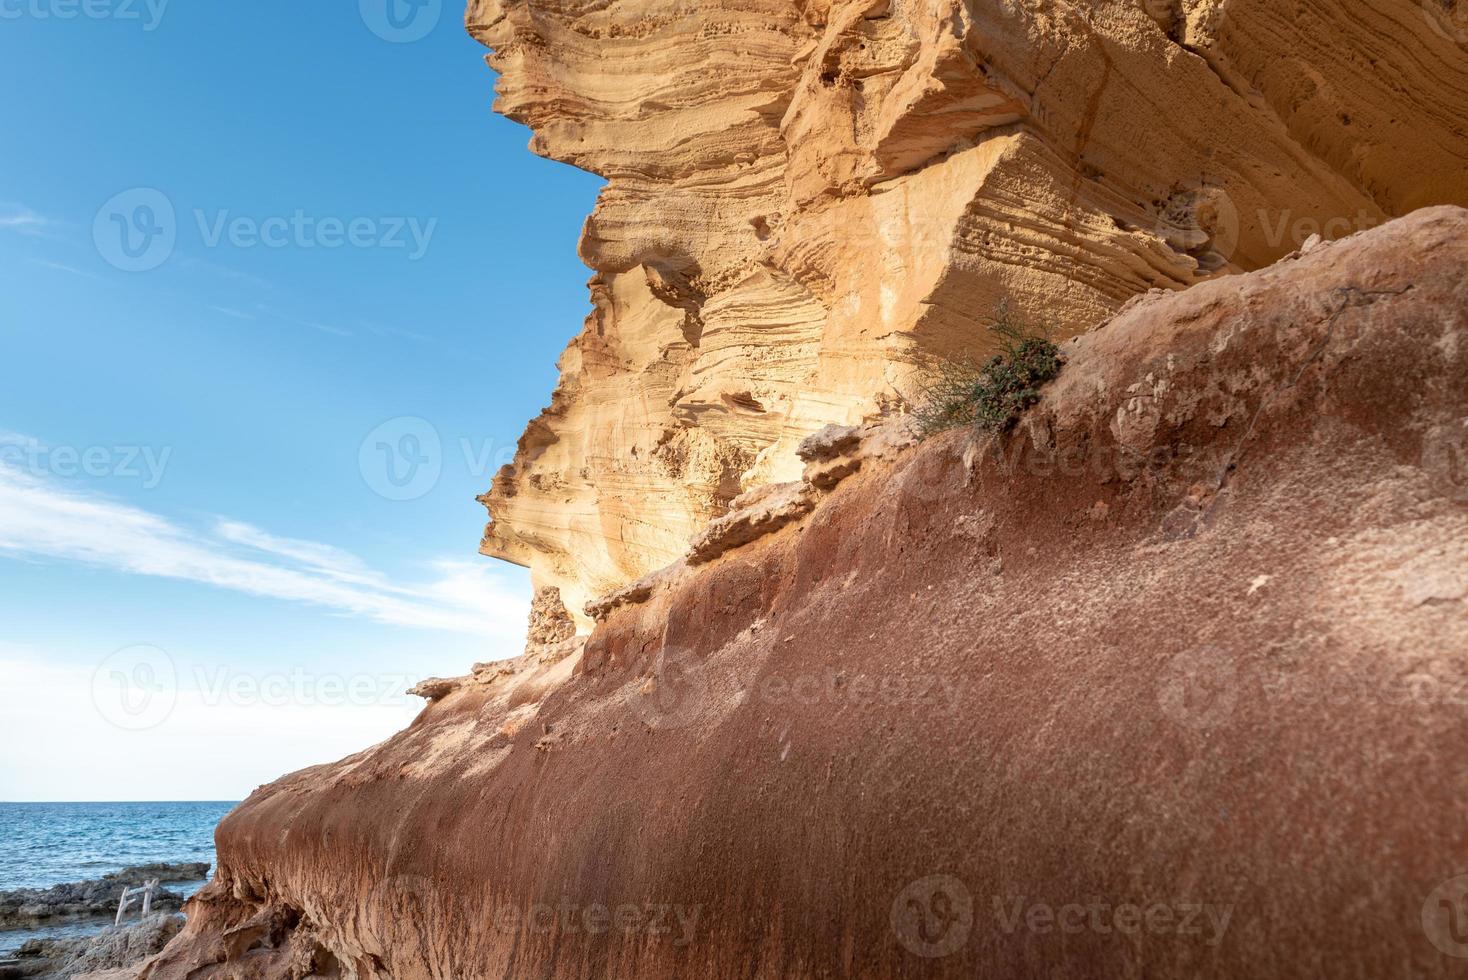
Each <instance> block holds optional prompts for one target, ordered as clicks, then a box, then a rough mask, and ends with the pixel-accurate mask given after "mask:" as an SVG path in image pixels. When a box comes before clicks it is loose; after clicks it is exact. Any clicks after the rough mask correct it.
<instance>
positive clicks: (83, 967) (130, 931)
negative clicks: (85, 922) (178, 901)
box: [0, 913, 184, 980]
mask: <svg viewBox="0 0 1468 980" xmlns="http://www.w3.org/2000/svg"><path fill="white" fill-rule="evenodd" d="M183 922H184V920H183V917H182V916H178V915H169V914H166V913H163V914H155V915H150V916H148V917H147V918H146V919H142V920H140V921H137V922H129V923H125V924H123V925H120V926H108V927H107V928H105V929H103V930H102V931H101V932H100V933H98V934H97V935H95V936H88V937H86V938H80V939H43V940H34V941H32V942H29V943H27V944H25V945H24V946H22V947H21V948H20V951H19V954H18V964H19V965H18V966H16V967H14V968H12V969H13V971H14V976H15V977H16V978H21V977H27V978H29V977H34V978H37V980H132V978H133V977H135V976H136V975H137V971H136V970H133V969H130V968H131V967H133V966H134V965H136V964H138V963H141V962H142V961H144V960H147V959H149V958H150V957H152V956H154V955H156V954H157V953H159V952H161V951H162V950H163V948H164V947H165V946H167V945H168V944H169V942H170V941H172V939H173V937H174V936H177V935H178V933H179V930H180V929H182V928H183ZM0 980H10V977H8V976H7V975H6V973H5V972H4V969H3V968H0Z"/></svg>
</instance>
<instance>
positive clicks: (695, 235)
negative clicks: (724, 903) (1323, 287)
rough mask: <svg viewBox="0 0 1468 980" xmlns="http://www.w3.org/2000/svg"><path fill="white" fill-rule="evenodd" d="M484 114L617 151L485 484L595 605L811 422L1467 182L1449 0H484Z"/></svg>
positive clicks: (497, 520) (508, 524) (572, 143)
mask: <svg viewBox="0 0 1468 980" xmlns="http://www.w3.org/2000/svg"><path fill="white" fill-rule="evenodd" d="M468 21H469V26H470V29H471V31H472V32H473V33H474V34H475V36H476V37H478V38H479V39H480V40H481V41H483V42H484V43H485V44H486V45H488V46H489V47H490V48H491V49H492V50H493V54H492V55H491V57H490V63H491V64H492V65H493V66H494V67H495V68H496V69H498V70H499V71H500V72H501V73H502V78H501V80H500V83H499V94H500V99H499V102H498V108H499V110H500V111H502V112H504V113H505V114H507V115H508V116H510V117H511V118H513V119H516V120H519V121H522V122H524V123H526V124H528V125H530V126H531V127H533V128H534V130H535V137H534V141H533V143H532V146H533V148H534V149H535V150H536V151H537V152H539V153H542V154H544V155H547V156H551V157H554V158H556V159H559V160H563V161H567V162H569V163H572V164H574V165H576V166H578V167H582V168H584V169H587V170H590V171H593V172H595V173H598V174H600V175H602V176H604V177H605V178H606V179H607V182H608V183H607V186H606V188H605V190H604V191H603V193H602V195H601V198H600V201H599V202H598V205H597V208H596V211H595V213H594V214H593V215H592V216H591V218H590V220H589V221H588V222H587V225H586V229H585V233H584V236H583V241H582V248H581V254H582V256H583V258H584V259H585V261H586V262H587V264H588V265H590V266H591V267H592V269H593V270H594V272H595V275H594V277H593V278H592V280H591V298H592V303H593V306H594V312H593V313H592V314H591V316H590V317H589V318H588V319H587V321H586V324H585V327H584V328H583V330H582V331H581V333H580V335H579V336H578V337H576V339H575V340H573V341H572V343H571V344H570V346H569V347H568V348H567V350H566V352H565V354H564V356H563V358H562V360H561V381H560V385H559V387H558V388H557V390H556V392H555V395H554V396H553V399H552V402H551V405H550V407H549V408H548V409H547V410H546V411H545V412H544V414H542V415H541V416H540V417H539V418H538V419H536V420H535V421H534V422H532V423H531V424H530V427H529V429H528V430H527V432H526V434H525V436H524V438H523V440H522V441H521V444H520V450H519V453H518V455H517V457H516V459H515V462H514V463H513V465H511V466H509V467H507V468H506V469H505V470H504V471H503V472H501V473H500V474H499V476H498V477H497V478H496V480H495V481H494V487H493V489H492V491H491V492H490V493H489V494H488V495H487V496H486V497H485V498H484V500H485V502H486V504H487V505H488V507H489V509H490V511H491V513H492V516H493V521H492V523H491V524H490V526H489V528H488V530H487V533H486V535H485V538H484V542H483V550H484V552H485V553H486V554H490V555H493V556H496V557H500V558H505V559H507V560H510V561H514V562H518V563H521V564H525V565H529V566H530V567H531V568H533V569H534V572H535V577H536V580H537V583H538V584H539V585H541V586H553V587H558V588H559V589H560V590H561V592H562V594H563V596H564V598H565V601H566V605H567V606H568V608H569V609H570V611H571V612H572V613H573V614H574V615H575V616H577V617H578V619H579V620H580V623H581V626H582V627H583V629H584V628H585V627H586V626H587V625H588V623H587V620H586V619H585V618H584V617H582V609H583V607H584V605H585V603H586V602H587V601H588V600H589V599H593V598H596V597H598V596H601V595H603V594H605V593H608V592H611V591H614V590H615V589H617V588H619V587H622V586H624V585H626V584H627V583H628V582H631V581H633V580H635V579H637V578H639V577H641V576H643V575H645V574H646V573H648V572H650V571H652V570H654V569H657V568H661V567H663V566H665V565H667V564H669V563H670V562H672V561H674V560H676V559H678V558H679V557H680V556H681V555H682V554H683V553H684V551H685V549H686V547H687V545H688V542H689V539H690V538H691V537H692V536H693V535H694V534H695V533H697V532H698V531H699V530H700V529H701V528H702V527H703V526H704V525H706V524H707V523H708V522H709V521H710V520H711V519H713V518H715V517H717V516H719V515H720V514H722V513H723V512H724V511H725V510H726V508H727V507H728V505H729V503H730V502H731V501H732V500H733V499H734V498H735V497H736V496H738V495H740V494H741V493H744V492H747V491H750V490H753V489H756V488H758V487H759V486H761V485H764V484H768V483H774V482H782V481H788V480H792V479H794V478H795V477H796V476H798V475H799V473H800V471H801V467H802V463H801V461H800V460H799V459H798V458H797V457H796V453H795V450H796V447H797V446H798V444H799V443H800V441H801V440H802V439H803V438H804V437H805V436H807V435H809V434H810V433H811V432H813V431H815V430H816V429H819V428H820V427H822V426H824V425H826V424H828V423H843V424H851V423H857V422H860V421H862V420H863V419H866V418H869V417H872V416H873V415H875V414H877V413H879V412H880V411H882V410H883V409H884V408H886V407H890V406H892V405H894V404H897V403H900V401H901V400H902V398H903V397H904V395H907V394H910V393H911V392H912V390H913V388H914V387H915V382H914V375H915V373H916V370H917V368H918V367H920V366H921V365H923V364H924V363H926V362H927V361H928V360H930V359H931V358H934V357H940V356H945V357H951V356H955V355H959V354H961V353H962V352H964V351H976V350H978V349H981V348H982V347H983V345H984V343H985V338H984V328H985V325H986V323H987V322H989V317H990V314H991V313H992V312H993V310H994V308H995V305H996V303H997V302H998V301H999V300H1000V299H1002V298H1006V297H1007V298H1008V299H1009V300H1010V301H1011V302H1012V303H1013V305H1014V307H1015V308H1016V309H1017V310H1018V311H1019V312H1020V313H1021V314H1023V315H1026V316H1028V317H1029V318H1031V319H1036V320H1047V321H1049V322H1050V323H1052V324H1053V325H1054V327H1055V329H1056V330H1057V331H1058V332H1059V333H1060V334H1061V335H1062V336H1069V335H1071V334H1074V333H1076V332H1078V331H1080V330H1082V329H1085V328H1087V327H1089V326H1091V325H1092V324H1094V323H1095V322H1097V321H1098V320H1099V319H1101V318H1102V317H1103V316H1105V315H1108V314H1110V313H1112V312H1114V311H1115V310H1116V309H1118V308H1119V307H1120V306H1121V305H1122V304H1124V303H1125V302H1126V301H1127V300H1128V299H1129V298H1131V297H1133V296H1136V295H1138V294H1141V293H1145V292H1147V291H1149V290H1151V289H1156V288H1161V289H1168V290H1172V289H1179V288H1182V287H1186V286H1189V285H1192V284H1194V283H1196V282H1198V281H1200V280H1201V279H1204V278H1207V277H1209V276H1211V275H1215V274H1218V273H1221V272H1229V271H1240V270H1250V269H1257V268H1260V267H1263V266H1265V265H1268V264H1269V263H1271V262H1273V261H1275V260H1277V259H1279V258H1280V257H1281V256H1283V255H1285V254H1286V253H1288V252H1290V251H1292V250H1293V249H1295V248H1296V247H1298V246H1299V245H1300V244H1301V243H1302V242H1303V241H1304V240H1305V239H1306V238H1308V237H1309V235H1310V234H1311V233H1314V232H1319V233H1321V234H1323V235H1324V237H1326V238H1335V237H1339V236H1340V235H1342V234H1344V233H1346V232H1350V231H1357V230H1361V229H1362V228H1365V227H1370V226H1373V225H1375V224H1378V223H1380V222H1381V221H1383V220H1385V219H1387V218H1388V217H1390V216H1394V215H1401V214H1405V213H1407V212H1409V211H1411V210H1412V209H1414V208H1418V207H1422V206H1424V205H1429V204H1441V203H1458V204H1468V180H1465V179H1464V174H1465V172H1468V56H1465V53H1464V47H1463V43H1464V42H1468V25H1465V24H1464V23H1463V22H1462V18H1461V14H1460V13H1458V12H1456V9H1455V8H1454V7H1453V6H1452V5H1451V4H1450V3H1447V2H1446V0H1421V3H1420V4H1418V3H1411V2H1407V0H1399V2H1395V3H1376V4H1366V5H1362V4H1346V3H1344V2H1329V0H1311V2H1301V3H1291V4H1284V3H1279V2H1278V0H1094V2H1088V3H1074V4H1073V3H1066V2H1060V0H1011V2H1004V3H998V2H983V3H979V2H962V0H724V2H721V3H716V4H715V3H708V2H704V0H697V2H695V0H636V2H632V0H595V2H591V0H473V2H471V4H470V7H469V15H468Z"/></svg>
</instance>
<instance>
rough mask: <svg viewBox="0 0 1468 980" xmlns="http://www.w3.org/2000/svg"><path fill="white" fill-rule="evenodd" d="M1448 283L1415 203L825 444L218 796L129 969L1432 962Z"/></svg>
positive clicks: (1460, 511)
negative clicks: (400, 698) (999, 406)
mask: <svg viewBox="0 0 1468 980" xmlns="http://www.w3.org/2000/svg"><path fill="white" fill-rule="evenodd" d="M534 9H535V4H534V3H530V4H527V5H522V6H517V7H515V8H514V10H515V11H517V12H521V13H523V12H525V11H530V12H533V11H534ZM731 23H733V24H735V25H736V26H737V24H738V19H737V18H733V19H732V20H731ZM547 29H549V27H547ZM730 29H731V30H732V29H733V28H732V27H731V28H730ZM569 43H570V41H569V40H568V39H565V38H559V39H558V40H557V44H558V45H560V46H562V47H564V46H565V45H567V44H569ZM588 43H589V42H588ZM668 57H669V58H672V56H671V55H669V56H668ZM686 57H687V52H684V53H683V54H682V55H681V56H680V57H679V58H678V59H677V60H678V61H679V62H680V63H682V62H683V61H684V60H686ZM643 60H644V61H646V62H648V63H647V65H646V70H647V71H648V72H650V73H654V74H655V73H657V72H659V71H661V70H663V67H664V66H662V65H660V64H658V63H656V49H652V50H650V51H649V52H648V53H646V54H645V55H644V59H643ZM724 74H727V72H726V73H724ZM693 81H694V80H693V79H688V80H686V82H685V86H684V87H682V88H676V87H675V88H672V89H670V91H669V92H668V93H667V96H666V97H667V98H669V99H674V98H676V97H677V96H678V95H680V94H683V93H684V92H685V91H686V88H687V87H688V86H691V85H692V84H693ZM547 84H549V83H547ZM547 97H548V96H547ZM608 99H609V100H610V99H611V96H610V95H609V96H608ZM564 111H568V112H569V111H571V110H570V108H569V107H568V108H565V109H564ZM669 111H672V110H669ZM551 128H552V130H554V128H555V127H554V126H552V127H551ZM688 135H690V137H691V135H692V134H688ZM669 139H670V140H671V139H672V137H671V135H670V136H669ZM613 142H615V141H613ZM743 142H747V140H743ZM1362 165H1363V166H1365V165H1366V164H1365V162H1364V161H1363V162H1362ZM1465 263H1468V212H1465V211H1463V210H1460V209H1456V208H1437V209H1431V210H1426V211H1419V212H1417V213H1416V214H1414V215H1412V216H1411V217H1409V218H1405V219H1402V220H1399V221H1396V222H1393V223H1391V224H1389V225H1387V226H1386V227H1384V228H1380V229H1377V230H1374V231H1371V232H1368V233H1365V234H1363V235H1360V236H1357V237H1353V238H1351V239H1349V240H1346V241H1342V242H1338V243H1335V244H1325V245H1318V246H1315V247H1313V248H1311V249H1309V250H1307V251H1306V252H1305V254H1303V255H1300V256H1298V257H1291V258H1288V259H1286V260H1284V261H1283V262H1281V263H1279V264H1278V265H1276V266H1274V267H1272V268H1269V269H1267V270H1265V271H1262V272H1257V273H1252V274H1248V275H1243V276H1236V277H1229V278H1226V279H1220V280H1216V281H1212V282H1206V283H1203V284H1201V285H1197V286H1195V287H1193V288H1192V289H1190V290H1188V291H1186V292H1182V293H1180V294H1178V293H1167V292H1159V293H1157V294H1152V295H1148V296H1146V297H1144V298H1141V299H1139V300H1138V301H1137V302H1135V303H1133V304H1132V305H1130V306H1129V307H1128V308H1127V309H1126V310H1125V311H1123V312H1121V313H1120V314H1119V315H1117V316H1116V317H1115V318H1114V319H1111V320H1110V321H1109V322H1106V323H1104V324H1103V325H1101V326H1099V327H1097V328H1096V329H1095V330H1093V331H1091V332H1088V333H1085V334H1084V335H1082V336H1080V337H1078V338H1076V339H1075V340H1073V341H1071V342H1070V343H1068V344H1067V345H1066V349H1065V353H1066V357H1067V360H1068V364H1067V367H1066V368H1065V370H1064V372H1063V373H1062V375H1061V376H1060V378H1059V379H1058V380H1057V381H1056V382H1054V383H1053V384H1051V385H1050V386H1049V387H1048V388H1047V389H1046V392H1045V396H1044V398H1043V400H1042V401H1041V402H1040V404H1038V405H1036V406H1035V407H1034V408H1033V409H1031V410H1030V412H1029V413H1027V414H1026V416H1025V417H1024V418H1023V419H1022V421H1021V423H1020V425H1019V427H1018V428H1017V429H1016V430H1015V431H1014V432H1012V433H1010V434H1008V435H1005V436H1000V437H996V436H979V435H978V434H976V433H972V432H957V433H951V434H949V435H947V436H944V437H940V438H937V439H934V440H931V441H929V442H926V443H924V444H922V445H920V446H917V447H915V448H906V449H902V448H900V442H901V440H900V439H894V438H893V437H892V434H891V432H890V431H889V430H888V429H886V428H881V429H873V430H869V431H867V432H865V433H860V434H858V435H857V436H852V435H851V434H850V433H836V432H832V433H827V434H826V435H825V436H824V437H823V438H822V439H821V440H817V442H816V444H814V445H811V446H809V447H808V450H807V456H809V457H810V458H809V459H808V460H807V461H806V462H807V465H808V466H809V467H811V469H809V470H805V471H802V472H804V473H807V474H809V475H810V477H811V479H809V480H800V481H795V482H793V483H792V485H791V487H788V488H784V489H781V490H779V491H771V492H770V493H769V494H767V495H756V496H755V497H754V498H753V499H749V500H746V501H745V502H744V503H745V505H746V506H745V507H743V508H742V509H741V511H740V513H743V512H745V511H750V512H759V513H766V512H770V513H773V512H775V511H777V510H779V509H780V508H779V506H777V501H775V500H774V499H772V498H773V497H780V498H782V499H784V501H785V504H789V503H790V501H791V500H792V499H793V498H794V497H795V496H807V497H808V498H809V501H808V502H809V504H810V506H808V507H804V508H803V509H802V508H796V509H797V510H799V513H796V514H794V515H793V516H790V515H789V514H788V513H787V514H786V516H787V517H789V519H788V520H771V521H765V522H761V521H758V520H747V521H745V522H744V523H743V524H742V525H740V523H739V520H738V519H737V514H736V515H735V517H736V520H734V521H732V522H731V523H729V524H728V525H725V527H726V530H727V531H728V536H727V537H726V538H725V539H724V541H725V544H727V545H728V547H727V548H725V549H724V550H722V551H721V552H718V553H716V554H711V555H706V556H705V558H706V559H707V560H703V561H701V562H700V563H686V562H685V563H681V564H678V565H675V566H674V567H673V568H672V569H670V570H669V571H668V572H667V573H665V574H664V575H663V576H661V577H658V578H656V579H653V580H651V581H649V582H646V583H644V584H643V585H642V586H641V587H640V588H639V589H637V590H634V592H633V593H631V594H628V595H625V596H624V597H623V599H622V601H620V602H619V603H615V604H610V605H608V606H607V607H606V608H604V609H602V610H600V613H601V615H602V616H603V620H602V622H601V623H600V624H599V625H598V626H597V628H596V630H595V631H594V632H593V633H592V634H591V636H590V638H589V639H588V640H587V641H586V646H585V649H584V651H583V652H581V653H579V654H577V653H576V652H575V650H574V649H572V650H570V651H568V650H567V649H566V647H565V644H567V643H571V644H573V645H574V644H575V643H576V642H577V641H575V640H574V638H572V637H571V636H570V635H569V631H568V629H567V627H566V624H565V622H564V619H563V618H561V617H560V616H559V615H558V614H557V613H556V611H555V610H554V609H553V604H551V603H550V602H549V601H548V600H549V597H548V596H547V597H545V599H546V601H543V602H542V603H541V604H540V606H541V608H540V610H539V615H540V617H541V621H540V625H539V626H538V628H537V637H538V638H539V639H538V641H537V644H536V646H535V648H534V649H533V650H532V651H531V652H530V653H529V654H527V656H526V657H525V658H524V659H522V660H521V661H519V662H517V663H513V664H508V665H504V666H503V667H502V668H499V669H497V670H495V671H489V670H484V671H480V672H478V673H477V674H476V676H474V677H470V678H463V679H459V680H457V681H445V682H441V683H440V684H438V685H435V686H434V687H433V689H432V690H431V691H427V692H425V693H427V694H429V696H430V697H432V698H433V700H432V702H431V703H430V705H429V706H428V707H427V708H426V709H425V711H424V712H423V714H422V715H421V716H420V717H419V719H418V720H417V721H416V722H415V723H414V725H413V726H412V727H411V728H410V729H409V730H407V731H405V732H403V733H402V734H400V735H398V736H396V737H394V738H392V739H390V740H388V741H387V742H385V743H383V744H381V745H378V746H376V747H373V748H371V749H368V750H366V751H364V752H362V753H359V754H358V755H355V756H353V757H351V758H348V759H345V760H343V761H342V762H340V763H337V764H334V765H328V766H322V767H318V768H315V769H311V770H307V771H304V772H301V773H297V774H295V775H293V776H289V777H286V778H285V779H282V780H281V781H279V782H277V783H275V784H274V785H272V786H268V787H265V788H263V789H261V790H259V791H258V792H257V793H255V794H254V795H253V796H252V797H251V798H250V799H249V800H248V801H246V802H245V803H244V804H243V805H242V806H241V807H240V808H238V809H237V810H236V811H235V812H234V813H232V814H231V815H230V816H229V817H228V818H227V819H226V820H225V821H224V822H223V823H222V824H221V826H220V829H219V833H218V845H219V871H218V873H217V875H216V878H215V880H214V881H213V883H212V884H211V885H210V886H209V887H208V888H207V889H206V890H205V891H204V892H202V893H200V895H199V896H198V897H197V898H196V899H195V900H194V901H193V903H192V904H191V906H190V908H189V922H188V926H187V929H186V932H185V934H184V935H183V936H182V937H181V938H180V939H179V940H177V941H175V942H174V943H173V945H171V946H170V947H169V948H168V950H167V951H165V953H164V954H163V956H162V957H161V958H160V959H159V960H157V961H156V962H154V963H153V964H152V965H151V966H150V967H148V969H147V970H146V971H145V973H144V976H145V977H147V978H149V980H182V978H185V977H187V978H191V980H203V978H249V977H269V978H276V977H291V978H298V977H305V976H320V977H340V978H352V980H388V978H391V980H427V978H435V980H444V978H454V980H468V978H474V980H479V978H489V977H564V978H585V977H607V978H613V977H622V978H638V980H656V978H660V977H667V978H673V977H677V978H680V980H693V978H704V977H707V978H729V977H847V976H850V977H856V976H860V977H897V976H904V977H919V976H921V977H950V976H951V977H974V976H992V977H1029V976H1047V977H1101V976H1105V977H1118V976H1120V977H1181V976H1187V977H1218V978H1237V977H1246V976H1247V977H1263V976H1329V977H1337V978H1348V977H1360V978H1372V980H1375V978H1380V977H1386V976H1414V977H1418V976H1448V975H1451V969H1452V967H1453V965H1454V964H1455V963H1457V962H1458V961H1457V960H1455V959H1451V958H1450V957H1454V956H1458V955H1461V954H1463V953H1465V952H1468V946H1465V944H1464V943H1463V942H1462V936H1461V932H1460V931H1459V930H1458V929H1457V926H1458V925H1459V923H1458V922H1457V920H1456V919H1451V920H1450V919H1445V918H1444V914H1443V909H1444V908H1447V909H1448V911H1449V912H1450V913H1451V912H1452V911H1453V908H1454V903H1458V902H1460V901H1461V899H1462V898H1463V895H1464V893H1465V891H1468V885H1465V884H1464V879H1463V878H1459V877H1455V876H1458V875H1460V874H1461V872H1462V871H1463V869H1464V867H1465V862H1468V852H1465V849H1464V840H1465V837H1464V824H1463V817H1462V809H1461V800H1462V799H1463V798H1464V797H1465V795H1468V767H1464V766H1463V765H1462V764H1461V763H1460V761H1459V760H1458V758H1457V753H1456V751H1455V749H1456V747H1458V746H1461V745H1463V744H1464V742H1465V739H1468V714H1465V713H1464V708H1463V701H1462V692H1463V690H1464V681H1465V678H1468V616H1465V615H1464V610H1465V603H1468V469H1465V466H1468V385H1465V384H1464V378H1465V376H1468V316H1465V313H1468V283H1465V282H1464V280H1463V277H1462V270H1463V268H1464V266H1465ZM583 343H584V339H583ZM568 377H572V378H575V377H576V374H575V373H574V372H571V373H568ZM842 460H848V461H851V460H859V461H860V464H861V465H860V467H859V468H855V467H854V466H852V465H845V464H843V465H836V464H838V463H841V461H842ZM840 470H845V471H846V472H845V473H844V474H841V475H839V476H838V475H836V474H837V472H838V471H840ZM843 477H844V478H843ZM756 525H757V526H756ZM760 531H763V532H766V533H762V534H761V533H756V532H760ZM715 550H716V551H717V549H715ZM1076 910H1080V911H1079V912H1077V911H1076Z"/></svg>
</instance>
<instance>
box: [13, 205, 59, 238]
mask: <svg viewBox="0 0 1468 980" xmlns="http://www.w3.org/2000/svg"><path fill="white" fill-rule="evenodd" d="M52 224H54V222H53V221H51V220H50V219H49V218H46V217H43V216H42V215H39V214H37V213H36V212H34V211H32V210H31V209H30V208H27V207H23V206H21V205H19V204H4V203H0V228H11V229H14V230H17V231H27V230H39V229H41V228H46V227H48V226H50V225H52Z"/></svg>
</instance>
